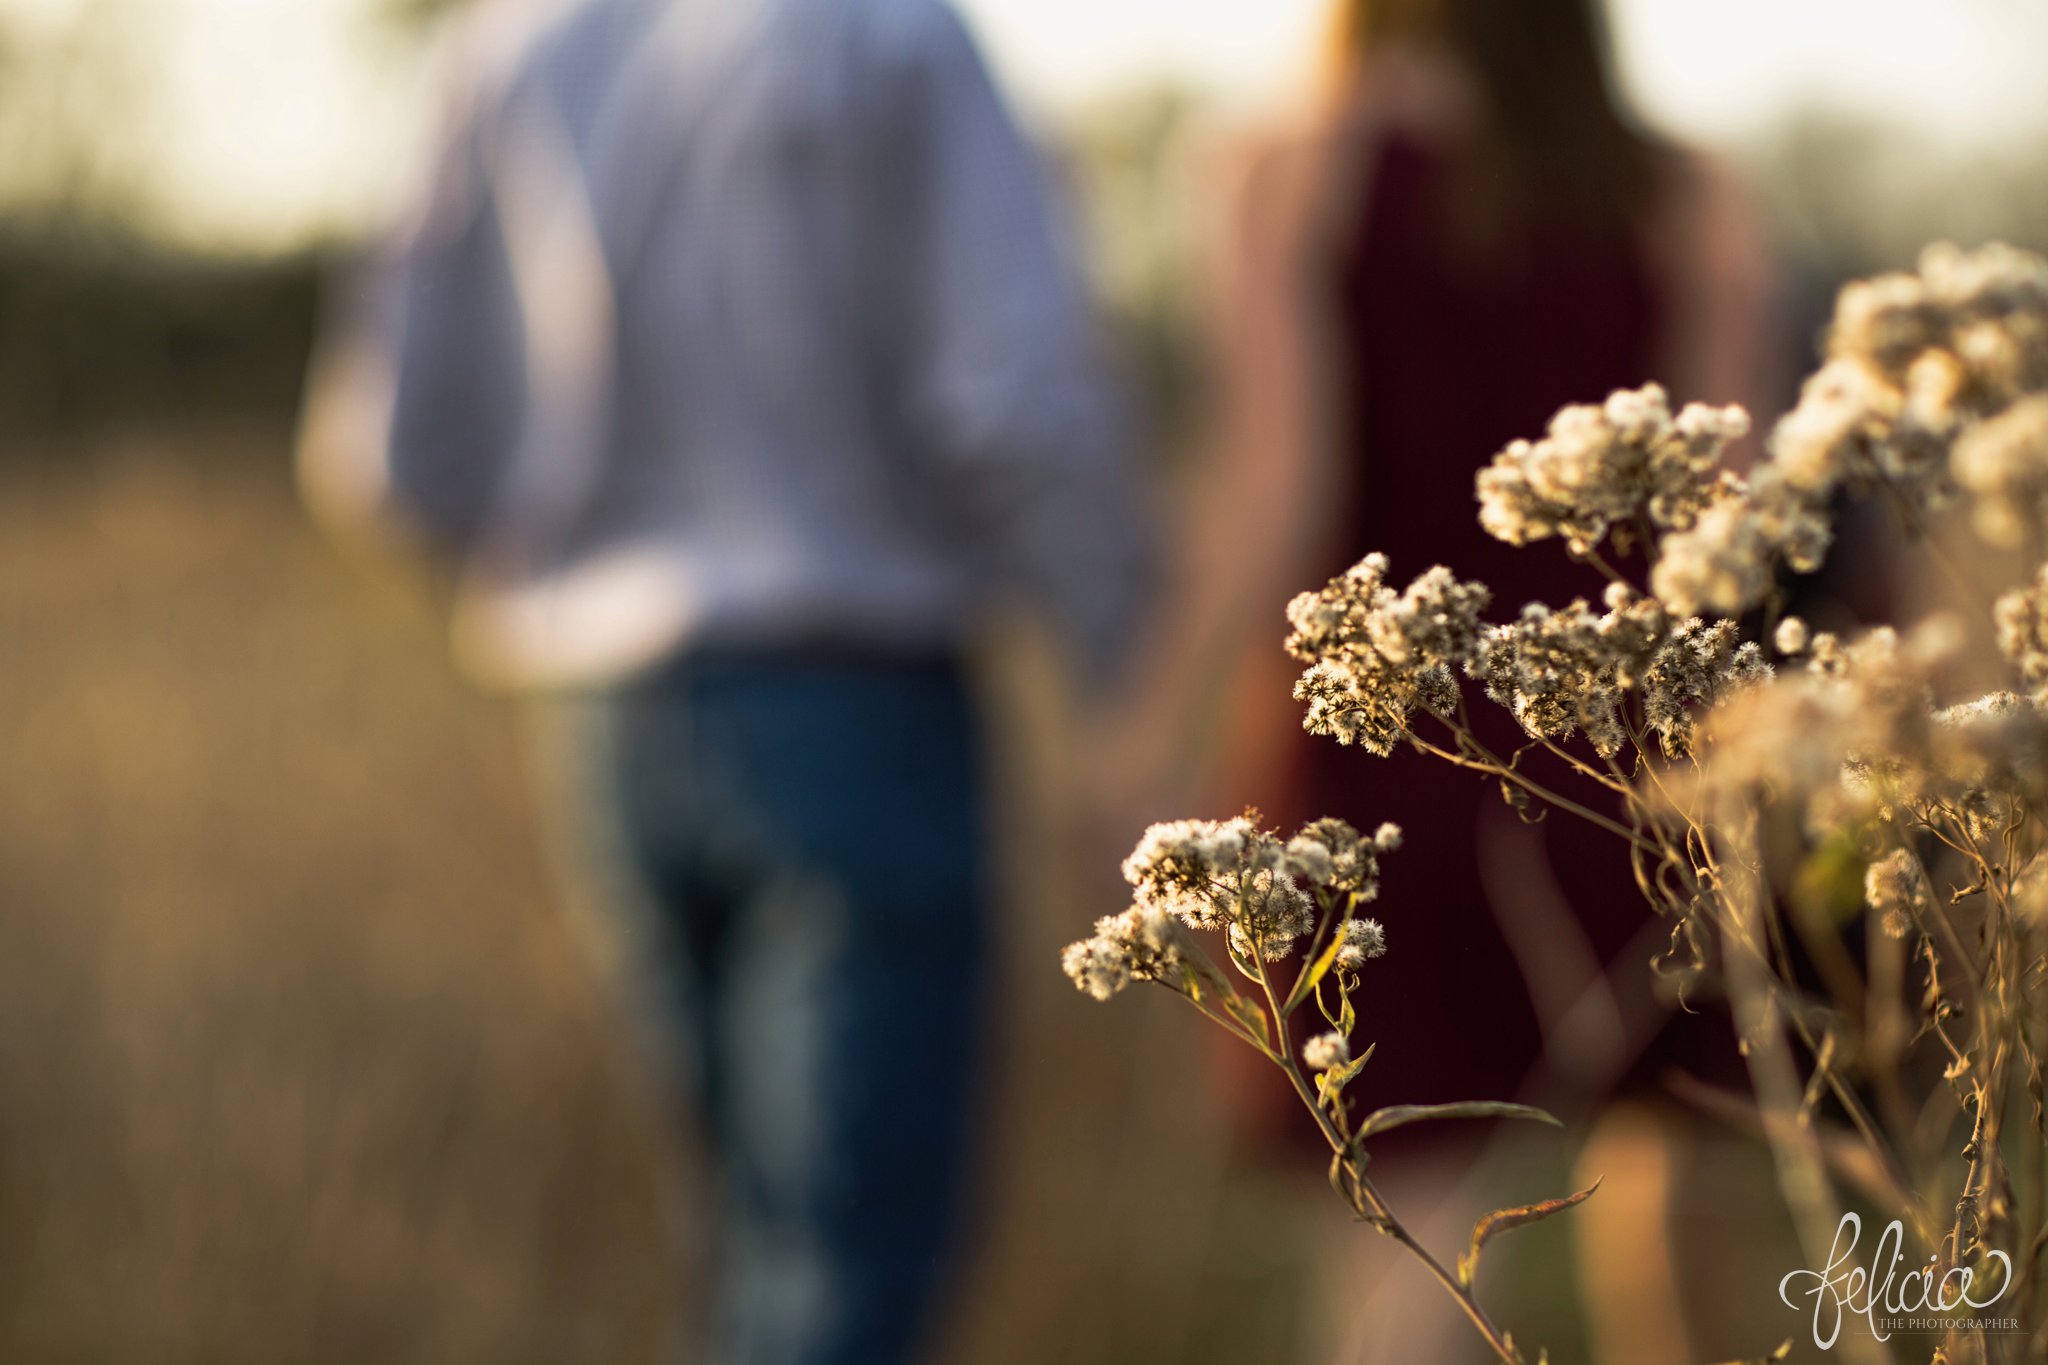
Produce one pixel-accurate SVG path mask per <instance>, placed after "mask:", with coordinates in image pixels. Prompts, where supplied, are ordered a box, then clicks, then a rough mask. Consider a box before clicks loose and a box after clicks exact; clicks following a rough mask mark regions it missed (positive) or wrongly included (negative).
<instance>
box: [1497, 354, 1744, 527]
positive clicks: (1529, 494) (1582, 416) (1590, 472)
mask: <svg viewBox="0 0 2048 1365" xmlns="http://www.w3.org/2000/svg"><path fill="white" fill-rule="evenodd" d="M1748 431H1749V415H1748V414H1747V413H1745V412H1744V411H1743V410H1742V409H1741V408H1738V407H1725V408H1716V407H1709V406H1708V405H1706V404H1704V403H1688V404H1687V405H1686V406H1685V407H1684V408H1683V409H1682V410H1681V411H1680V412H1679V414H1678V415H1677V417H1676V418H1674V417H1673V416H1672V415H1671V405H1670V402H1669V400H1668V399H1667V398H1666V397H1665V394H1664V390H1663V389H1662V388H1660V387H1659V386H1658V385H1655V384H1648V385H1645V386H1644V387H1642V388H1640V389H1622V390H1619V391H1617V392H1615V393H1614V394H1613V395H1611V396H1610V397H1609V398H1608V399H1607V401H1606V402H1605V403H1602V404H1600V405H1598V406H1595V405H1593V404H1590V403H1578V404H1573V405H1572V406H1570V407H1567V408H1564V409H1562V410H1560V411H1559V412H1558V414H1557V415H1556V416H1555V417H1553V418H1551V419H1550V430H1549V432H1548V434H1546V435H1545V436H1544V437H1543V439H1542V440H1539V441H1516V442H1514V443H1513V444H1511V445H1509V446H1508V447H1507V449H1505V450H1503V451H1501V452H1500V453H1499V454H1498V455H1496V456H1494V457H1493V462H1492V463H1491V464H1489V465H1488V466H1487V467H1486V468H1485V469H1482V470H1481V471H1480V472H1479V480H1478V493H1479V524H1480V525H1481V526H1483V527H1485V528H1486V530H1487V532H1488V534H1490V535H1492V536H1494V537H1495V538H1496V539H1499V540H1504V541H1506V542H1507V543H1508V544H1510V545H1527V544H1529V543H1530V542H1531V541H1536V540H1546V539H1548V538H1550V537H1552V536H1562V537H1563V538H1564V540H1565V543H1566V544H1567V545H1568V546H1569V547H1570V548H1571V550H1572V552H1573V553H1574V554H1581V555H1582V554H1585V553H1587V552H1588V551H1590V550H1592V549H1593V548H1594V547H1595V546H1596V545H1598V544H1599V543H1600V541H1601V540H1602V539H1603V538H1604V537H1605V536H1606V535H1607V533H1608V531H1609V530H1610V529H1612V528H1613V527H1615V526H1617V525H1633V524H1634V523H1635V522H1636V520H1637V519H1638V518H1646V519H1647V520H1648V522H1649V523H1650V524H1651V525H1652V526H1655V527H1657V528H1660V529H1671V528H1677V527H1685V526H1689V525H1691V524H1692V521H1693V519H1694V518H1695V517H1696V516H1698V515H1699V513H1700V510H1701V509H1702V508H1704V507H1705V506H1706V505H1707V504H1708V502H1709V501H1710V500H1711V498H1712V495H1713V492H1714V488H1715V483H1716V472H1717V470H1718V469H1719V466H1720V463H1721V455H1722V452H1723V451H1724V450H1725V449H1726V448H1727V447H1728V445H1729V444H1730V443H1731V442H1733V441H1738V440H1740V439H1741V438H1742V437H1743V436H1744V435H1746V434H1747V433H1748Z"/></svg>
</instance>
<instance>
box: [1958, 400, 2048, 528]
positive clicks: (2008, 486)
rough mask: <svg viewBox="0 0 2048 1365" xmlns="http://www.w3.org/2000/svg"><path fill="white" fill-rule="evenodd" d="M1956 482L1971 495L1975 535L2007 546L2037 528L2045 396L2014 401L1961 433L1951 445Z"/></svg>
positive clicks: (2044, 478)
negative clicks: (1953, 453) (1998, 412)
mask: <svg viewBox="0 0 2048 1365" xmlns="http://www.w3.org/2000/svg"><path fill="white" fill-rule="evenodd" d="M1953 469H1954V472H1955V479H1956V482H1957V483H1958V484H1960V485H1961V486H1962V487H1963V488H1964V489H1965V490H1966V491H1968V492H1970V493H1972V494H1974V495H1975V498H1976V500H1975V502H1974V503H1973V504H1972V506H1971V509H1970V517H1971V524H1972V525H1973V526H1974V527H1975V528H1976V531H1977V534H1978V535H1980V536H1982V537H1983V538H1984V539H1985V541H1987V542H1988V543H1990V544H1992V545H1998V546H2003V547H2006V548H2011V547H2014V546H2017V545H2019V544H2020V543H2021V542H2023V541H2024V540H2025V539H2026V535H2027V532H2028V530H2029V529H2031V528H2038V527H2039V526H2041V525H2042V513H2043V499H2044V498H2048V395H2044V394H2036V395H2034V396H2033V397H2031V398H2023V399H2021V400H2020V401H2019V402H2017V403H2014V404H2013V405H2012V406H2011V407H2009V408H2007V409H2006V410H2005V411H2004V412H2002V413H2000V414H1998V415H1997V416H1996V417H1992V418H1989V419H1987V420H1985V421H1983V422H1980V423H1978V424H1976V425H1975V426H1972V427H1971V428H1970V429H1969V430H1967V431H1965V432H1964V433H1963V435H1962V436H1961V438H1960V439H1958V440H1957V441H1956V443H1955V456H1954V460H1953Z"/></svg>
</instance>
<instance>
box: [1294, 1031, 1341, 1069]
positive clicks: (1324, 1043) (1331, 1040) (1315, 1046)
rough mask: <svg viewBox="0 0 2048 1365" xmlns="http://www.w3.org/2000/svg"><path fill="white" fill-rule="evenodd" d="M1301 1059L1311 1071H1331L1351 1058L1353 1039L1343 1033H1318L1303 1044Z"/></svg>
mask: <svg viewBox="0 0 2048 1365" xmlns="http://www.w3.org/2000/svg"><path fill="white" fill-rule="evenodd" d="M1301 1060H1302V1061H1303V1062H1305V1063H1307V1065H1308V1069H1309V1070H1310V1071H1330V1070H1334V1069H1335V1068H1337V1067H1340V1066H1342V1065H1344V1064H1345V1063H1346V1062H1348V1061H1350V1060H1351V1040H1350V1039H1348V1038H1346V1037H1345V1036H1344V1035H1343V1034H1341V1033H1335V1032H1332V1033H1318V1034H1317V1035H1316V1036H1315V1037H1313V1038H1311V1039H1309V1040H1308V1041H1307V1042H1305V1043H1303V1044H1302V1045H1301Z"/></svg>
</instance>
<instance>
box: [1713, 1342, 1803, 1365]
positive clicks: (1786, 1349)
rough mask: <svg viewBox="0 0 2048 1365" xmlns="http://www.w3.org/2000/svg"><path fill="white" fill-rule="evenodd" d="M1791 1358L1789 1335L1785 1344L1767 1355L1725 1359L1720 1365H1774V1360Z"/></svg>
mask: <svg viewBox="0 0 2048 1365" xmlns="http://www.w3.org/2000/svg"><path fill="white" fill-rule="evenodd" d="M1791 1358H1792V1340H1791V1338H1789V1337H1788V1338H1786V1339H1785V1342H1784V1344H1782V1345H1781V1346H1779V1347H1778V1349H1777V1350H1775V1351H1773V1352H1771V1353H1770V1354H1769V1355H1767V1356H1750V1357H1748V1358H1747V1359H1744V1360H1724V1361H1722V1362H1721V1363H1720V1365H1773V1362H1774V1361H1779V1360H1789V1359H1791Z"/></svg>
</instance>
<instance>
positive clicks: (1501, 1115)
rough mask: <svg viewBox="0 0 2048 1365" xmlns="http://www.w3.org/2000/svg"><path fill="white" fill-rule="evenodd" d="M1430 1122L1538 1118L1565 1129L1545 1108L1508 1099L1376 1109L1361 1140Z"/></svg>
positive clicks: (1362, 1128)
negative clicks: (1509, 1101) (1425, 1121)
mask: <svg viewBox="0 0 2048 1365" xmlns="http://www.w3.org/2000/svg"><path fill="white" fill-rule="evenodd" d="M1426 1119H1534V1120H1535V1121H1536V1122H1538V1123H1547V1124H1549V1125H1550V1126H1551V1127H1553V1128H1562V1127H1564V1125H1563V1124H1562V1123H1559V1122H1558V1121H1557V1120H1556V1119H1554V1118H1552V1117H1551V1116H1550V1115H1548V1114H1546V1113H1544V1112H1543V1111H1542V1110H1541V1109H1534V1108H1531V1107H1530V1106H1529V1105H1526V1104H1509V1103H1507V1102H1506V1101H1505V1100H1461V1101H1459V1102H1458V1103H1456V1104H1394V1105H1389V1106H1387V1107H1386V1108H1385V1109H1376V1110H1374V1111H1373V1112H1372V1114H1371V1115H1370V1116H1369V1117H1367V1119H1366V1120H1365V1122H1364V1123H1362V1124H1360V1125H1359V1128H1358V1140H1359V1141H1360V1142H1363V1141H1365V1139H1367V1138H1369V1137H1377V1136H1378V1135H1379V1134H1381V1133H1391V1132H1392V1131H1393V1130H1394V1129H1396V1128H1405V1127H1407V1126H1408V1125H1409V1124H1411V1123H1421V1122H1423V1121H1424V1120H1426Z"/></svg>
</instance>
